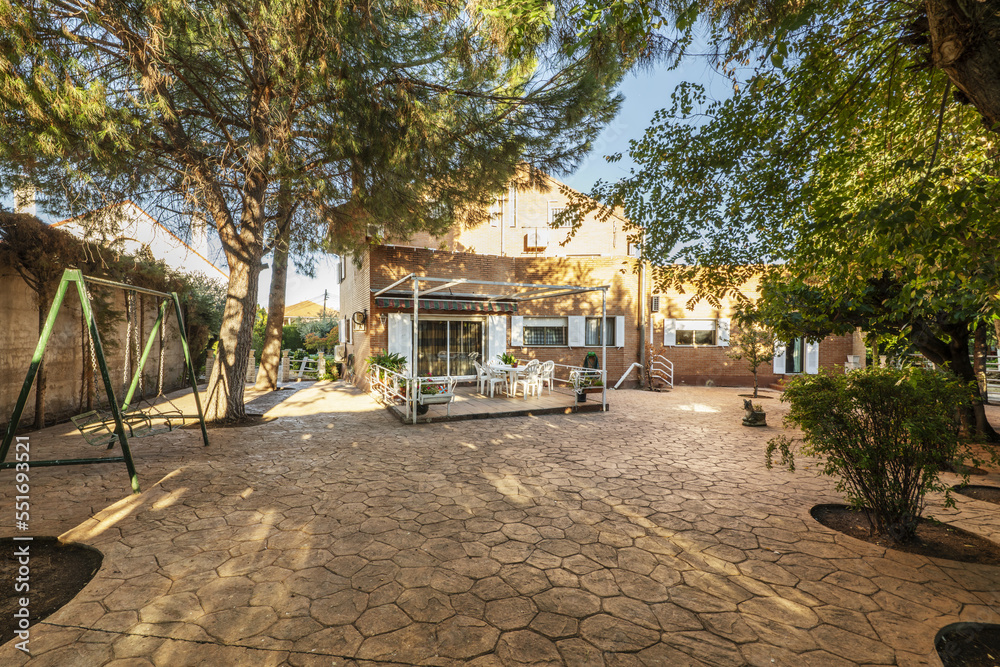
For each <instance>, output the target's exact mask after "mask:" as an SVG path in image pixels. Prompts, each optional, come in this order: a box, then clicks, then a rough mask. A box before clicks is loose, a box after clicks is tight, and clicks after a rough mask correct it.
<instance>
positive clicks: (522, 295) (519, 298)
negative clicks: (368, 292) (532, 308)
mask: <svg viewBox="0 0 1000 667" xmlns="http://www.w3.org/2000/svg"><path fill="white" fill-rule="evenodd" d="M407 283H409V285H408V286H407ZM609 288H610V286H609V285H599V286H597V287H587V286H584V285H542V284H539V283H510V282H500V281H492V280H471V279H469V278H436V277H433V276H418V275H417V274H415V273H410V274H409V275H406V276H404V277H402V278H400V279H399V280H397V281H396V282H394V283H392V284H390V285H387V286H386V287H383V288H381V289H378V290H376V289H372V292H373V296H374V297H375V299H376V303H378V301H379V298H380V297H382V298H387V297H383V295H387V294H390V293H396V294H400V293H405V294H406V297H407V300H409V298H412V299H413V303H412V306H413V321H412V329H411V348H410V349H411V350H413V355H414V361H413V363H411V364H410V380H411V382H410V386H414V385H415V380H416V378H417V368H416V366H417V364H416V361H415V359H416V354H417V350H418V349H419V347H418V343H419V340H420V330H419V321H420V306H421V305H422V304H423V305H425V306H427V305H429V303H430V301H431V300H432V297H429V296H428V295H431V294H436V295H438V296H439V297H440V296H441V295H442V293H443V292H444V291H445V290H447V291H448V293H447V299H446V300H444V301H447V302H448V304H449V306H450V305H451V304H456V305H457V306H458V307H457V308H455V310H458V311H463V310H469V311H472V310H474V311H476V312H511V311H512V310H515V309H516V306H517V304H519V303H523V302H526V301H537V300H538V299H553V298H556V297H562V296H570V295H573V294H583V293H586V292H600V293H601V372H602V375H603V376H604V378H605V379H604V386H605V389H604V391H602V392H601V409H602V410H607V351H608V350H607V335H605V332H604V327H605V326H606V325H605V322H606V320H607V314H608V289H609ZM456 290H458V293H457V294H456V293H455V292H456ZM485 290H489V293H486V292H485ZM411 295H412V296H411ZM434 300H435V301H438V302H441V301H442V299H440V298H438V299H434ZM510 304H512V305H513V308H509V307H505V306H507V305H510ZM447 309H450V308H445V310H447ZM409 407H410V410H411V411H412V419H413V423H414V424H416V423H417V401H416V400H412V401H410V406H409Z"/></svg>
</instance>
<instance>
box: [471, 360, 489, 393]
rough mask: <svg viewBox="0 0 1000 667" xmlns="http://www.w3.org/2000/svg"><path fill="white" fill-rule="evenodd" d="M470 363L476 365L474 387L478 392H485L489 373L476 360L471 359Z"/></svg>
mask: <svg viewBox="0 0 1000 667" xmlns="http://www.w3.org/2000/svg"><path fill="white" fill-rule="evenodd" d="M472 365H473V366H475V367H476V388H477V389H478V391H479V393H480V394H485V393H486V384H487V383H488V382H489V381H490V374H489V371H487V370H486V369H485V368H483V367H482V365H481V364H480V363H479V362H478V361H476V360H473V361H472Z"/></svg>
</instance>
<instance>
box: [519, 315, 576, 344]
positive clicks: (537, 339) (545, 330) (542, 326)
mask: <svg viewBox="0 0 1000 667" xmlns="http://www.w3.org/2000/svg"><path fill="white" fill-rule="evenodd" d="M568 340H569V337H568V334H567V324H566V318H565V317H526V318H524V345H525V346H533V345H566V344H567V342H568Z"/></svg>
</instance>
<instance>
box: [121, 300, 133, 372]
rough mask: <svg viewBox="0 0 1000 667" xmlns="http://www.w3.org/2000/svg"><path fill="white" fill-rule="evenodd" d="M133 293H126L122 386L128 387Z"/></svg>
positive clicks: (130, 363)
mask: <svg viewBox="0 0 1000 667" xmlns="http://www.w3.org/2000/svg"><path fill="white" fill-rule="evenodd" d="M131 342H132V293H131V292H125V366H124V367H123V368H122V384H124V385H125V386H128V383H129V380H130V379H131V378H129V375H130V374H129V369H130V368H131V367H132V347H131V345H130V343H131Z"/></svg>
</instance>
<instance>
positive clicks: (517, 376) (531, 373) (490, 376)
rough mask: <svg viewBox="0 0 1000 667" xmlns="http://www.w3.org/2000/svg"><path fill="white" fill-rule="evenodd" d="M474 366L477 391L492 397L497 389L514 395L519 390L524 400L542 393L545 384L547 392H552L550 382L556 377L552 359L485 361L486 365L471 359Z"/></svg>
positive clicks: (508, 394)
mask: <svg viewBox="0 0 1000 667" xmlns="http://www.w3.org/2000/svg"><path fill="white" fill-rule="evenodd" d="M472 363H473V365H474V366H475V367H476V382H477V386H478V389H479V393H480V394H483V395H487V392H488V393H489V396H490V398H493V396H494V395H495V393H496V391H497V389H498V388H499V389H500V390H501V392H504V393H506V394H507V396H510V397H512V398H513V397H515V396H517V392H518V391H519V390H520V391H521V393H522V395H523V396H524V400H528V396H530V395H532V394H534V395H535V396H541V395H542V389H543V388H544V387H545V386H546V385H547V386H548V389H549V393H550V394H551V393H552V384H553V383H554V382H555V379H556V364H555V362H554V361H539V360H538V359H532V360H531V361H529V362H528V363H527V364H525V365H523V366H521V365H520V364H517V365H514V364H504V363H500V362H499V361H498V362H496V363H494V362H487V363H486V365H485V366H484V365H482V364H480V363H479V362H478V361H473V362H472Z"/></svg>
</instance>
